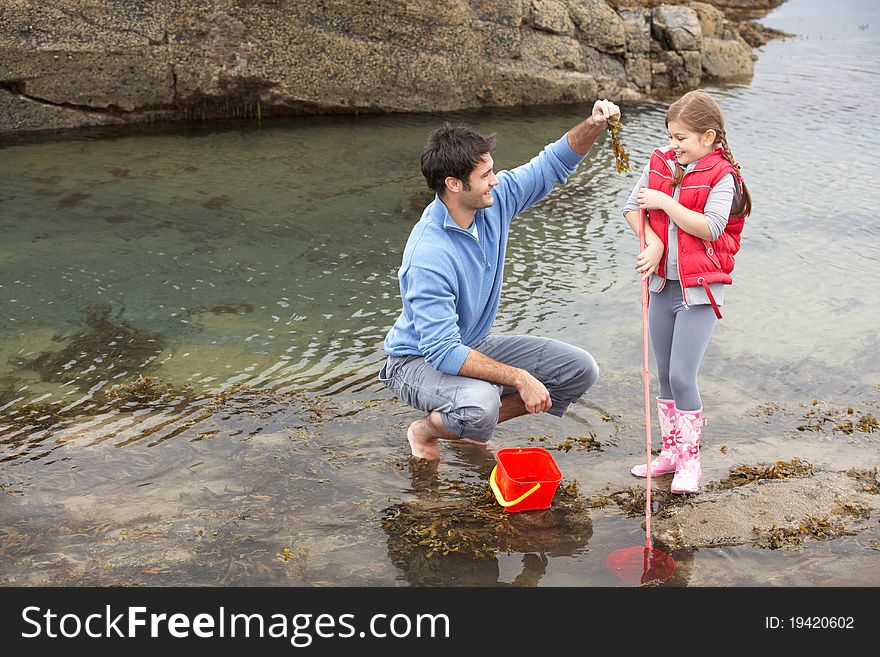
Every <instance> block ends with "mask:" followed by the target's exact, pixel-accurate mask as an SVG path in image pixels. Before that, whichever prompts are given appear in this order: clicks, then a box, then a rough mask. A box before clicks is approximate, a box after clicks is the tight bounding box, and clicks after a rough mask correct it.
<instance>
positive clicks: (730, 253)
mask: <svg viewBox="0 0 880 657" xmlns="http://www.w3.org/2000/svg"><path fill="white" fill-rule="evenodd" d="M672 157H673V151H672V149H669V150H667V151H661V150H660V149H657V150H655V151H654V153H653V154H652V155H651V162H650V166H649V167H648V168H649V172H648V187H649V188H650V189H658V190H660V191H661V192H663V193H665V194H668V195H669V196H672V195H673V191H674V188H673V187H672V185H671V183H670V181H671V180H672V177H673V175H674V173H675V170H674V168H673V167H672V166H671V165H670V164H669V161H668V160H670V159H672ZM728 173H732V174H733V175H734V177H736V179H737V181H738V182H737V185H739V181H740V180H741V179H740V177H739V174H738V173H737V171H736V169H735V168H734V167H733V165H732V164H731V163H730V161H729V160H727V159H726V158H725V157H724V151H723V150H722V149H721V147H720V146H719V147H718V148H717V149H716V150H715V151H713V152H711V153H709V154H708V155H706V156H704V157H702V158H701V159H700V160H699V161H698V162H697V165H696V166H695V167H694V168H693V170H691V171H689V172H688V173H686V174H685V175H684V178H683V179H682V181H681V182H680V183H679V187H680V191H679V196H678V202H679V203H681V204H682V205H683V206H684V207H686V208H688V209H689V210H694V211H695V212H702V211H703V208H704V206H705V205H706V199H707V198H708V196H709V191H710V190H711V189H712V187H714V186H715V184H716V183H718V181H719V180H721V179H722V178H723V177H724V176H726V175H727V174H728ZM740 191H742V190H741V189H740ZM648 218H649V220H650V222H651V228H652V229H653V230H654V232H655V233H657V235H658V237H660V239H661V240H663V256H662V257H661V258H660V267H659V270H658V275H659V276H664V275H665V272H666V252H667V248H668V246H669V245H668V243H667V240H668V233H667V227H668V225H669V215H667V214H666V213H665V212H663V211H662V210H650V211H649V212H648ZM744 224H745V219H744V218H743V217H734V216H731V217H730V219H729V220H728V222H727V226H726V227H725V229H724V232H723V233H721V235H719V236H718V239H716V240H714V241H712V242H708V241H706V240H703V239H700V238H699V237H695V236H694V235H691V234H690V233H686V232H685V231H683V230H682V229H681V228H679V229H678V275H679V278H680V279H681V283H682V285H683V286H684V287H691V286H693V285H702V286H703V287H704V288H705V290H706V292H707V293H708V294H709V299H710V301H712V305H713V307H715V312H716V313H717V314H718V315H719V317H720V313H718V310H717V306H715V303H714V301H715V299H714V298H713V297H712V293H711V292H710V291H709V283H726V284H728V285H729V284H730V283H732V282H733V279H732V278H731V276H730V272H732V271H733V265H734V255H736V252H737V251H739V241H740V235H741V233H742V229H743V225H744Z"/></svg>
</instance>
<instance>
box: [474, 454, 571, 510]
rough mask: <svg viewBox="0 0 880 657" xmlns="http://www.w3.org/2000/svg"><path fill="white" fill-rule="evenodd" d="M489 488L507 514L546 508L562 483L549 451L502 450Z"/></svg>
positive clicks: (490, 477)
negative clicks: (508, 512)
mask: <svg viewBox="0 0 880 657" xmlns="http://www.w3.org/2000/svg"><path fill="white" fill-rule="evenodd" d="M495 458H496V459H497V461H498V463H497V464H496V465H495V467H494V468H492V474H490V475H489V486H490V487H491V488H492V492H493V493H494V494H495V499H496V500H497V501H498V504H500V505H501V506H503V507H504V508H505V509H506V510H507V511H510V512H514V511H530V510H532V509H547V508H549V507H550V502H551V501H553V495H555V494H556V488H557V487H558V486H559V482H560V481H561V480H562V473H561V472H560V471H559V468H558V467H557V466H556V462H555V461H554V460H553V457H552V456H550V452H548V451H547V450H546V449H543V448H542V447H519V448H516V449H500V450H498V452H497V454H496V456H495Z"/></svg>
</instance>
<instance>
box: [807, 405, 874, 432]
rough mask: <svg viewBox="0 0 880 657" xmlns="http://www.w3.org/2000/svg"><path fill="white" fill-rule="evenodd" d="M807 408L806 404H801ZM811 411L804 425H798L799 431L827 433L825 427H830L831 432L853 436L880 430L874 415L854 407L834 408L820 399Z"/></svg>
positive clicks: (808, 412)
mask: <svg viewBox="0 0 880 657" xmlns="http://www.w3.org/2000/svg"><path fill="white" fill-rule="evenodd" d="M801 406H805V404H801ZM810 406H811V408H810V410H809V411H807V413H806V415H804V423H803V424H800V425H798V427H797V430H798V431H821V432H823V433H824V432H825V426H826V425H830V426H831V431H832V433H833V432H838V433H842V434H844V435H851V434H853V433H855V432H856V431H858V432H859V433H874V432H875V431H877V430H878V429H880V420H878V419H877V417H876V416H875V415H874V414H872V413H867V412H864V411H860V410H857V409H856V408H854V407H852V406H847V407H846V408H845V409H838V408H834V407H832V406H831V405H830V404H828V403H826V402H822V401H819V400H818V399H814V400H812V402H811V403H810Z"/></svg>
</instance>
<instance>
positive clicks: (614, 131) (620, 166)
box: [608, 114, 631, 173]
mask: <svg viewBox="0 0 880 657" xmlns="http://www.w3.org/2000/svg"><path fill="white" fill-rule="evenodd" d="M621 128H623V123H621V122H620V114H615V115H614V116H612V117H609V119H608V130H609V132H611V151H612V152H613V153H614V166H615V167H617V173H626V172H628V171H630V170H631V169H630V166H629V155H628V154H627V152H626V149H624V147H623V142H622V141H621V139H620V130H621Z"/></svg>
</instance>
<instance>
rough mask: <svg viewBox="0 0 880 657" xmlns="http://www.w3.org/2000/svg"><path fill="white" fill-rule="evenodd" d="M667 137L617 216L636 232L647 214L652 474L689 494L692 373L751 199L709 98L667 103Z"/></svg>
mask: <svg viewBox="0 0 880 657" xmlns="http://www.w3.org/2000/svg"><path fill="white" fill-rule="evenodd" d="M666 129H667V131H668V133H669V148H667V149H666V150H660V149H657V150H655V151H654V153H653V154H652V155H651V159H650V160H649V162H648V164H647V165H646V166H645V170H644V171H643V172H642V177H641V178H640V179H639V182H638V184H637V185H636V187H635V189H634V190H633V192H632V194H631V195H630V197H629V199H628V200H627V203H626V206H625V208H624V211H623V212H624V216H625V217H626V220H627V222H628V223H629V225H630V227H631V228H632V229H633V231H635V233H636V234H638V231H639V221H640V212H639V210H640V209H642V210H646V211H647V212H646V215H647V218H646V221H645V244H646V246H645V250H644V251H642V252H641V253H639V255H638V257H637V258H636V269H637V270H638V271H639V272H640V273H641V274H642V276H643V277H647V276H650V282H649V291H650V296H649V303H648V324H649V332H650V336H651V344H652V346H653V348H654V357H655V358H656V361H657V374H658V378H659V379H660V395H659V397H658V398H657V413H658V415H659V419H660V429H661V432H662V437H663V448H662V450H661V451H660V455H659V456H658V457H657V458H655V459H654V460H653V461H652V462H651V474H652V476H653V475H662V474H668V473H671V472H674V473H675V476H674V477H673V479H672V486H671V490H672V492H673V493H696V492H697V491H698V490H699V488H700V480H701V479H702V469H701V468H700V436H701V432H702V427H703V424H704V423H705V420H704V418H703V404H702V400H701V399H700V392H699V390H698V389H697V370H698V369H699V367H700V361H701V360H702V358H703V354H704V353H705V351H706V347H707V346H708V344H709V338H710V337H711V335H712V331H713V329H714V328H715V324H716V323H717V321H718V320H719V319H721V312H720V310H719V307H720V306H721V305H722V304H723V303H724V286H725V285H729V284H730V283H731V282H732V279H731V276H730V273H731V272H732V271H733V264H734V255H735V254H736V252H737V251H738V250H739V243H740V233H741V232H742V229H743V223H744V222H745V217H747V216H748V215H749V212H750V211H751V198H750V196H749V192H748V190H747V189H746V186H745V184H743V180H742V176H741V175H740V165H739V164H738V163H737V161H736V159H735V158H734V157H733V153H732V152H731V150H730V145H729V144H728V143H727V133H726V132H725V130H724V117H723V116H722V115H721V108H720V107H719V106H718V104H717V103H716V102H715V101H714V100H713V99H712V97H711V96H710V95H709V94H708V93H706V92H705V91H702V90H696V91H691V92H689V93H687V94H685V95H684V96H682V97H681V98H679V99H678V100H677V101H675V102H674V103H672V105H670V106H669V109H668V110H667V112H666ZM632 473H633V474H634V475H636V476H637V477H644V476H646V475H647V467H646V466H645V464H644V463H642V464H641V465H637V466H635V467H634V468H633V469H632Z"/></svg>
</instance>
